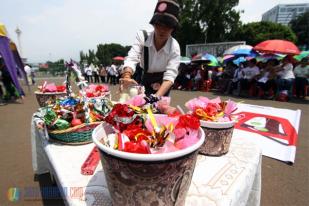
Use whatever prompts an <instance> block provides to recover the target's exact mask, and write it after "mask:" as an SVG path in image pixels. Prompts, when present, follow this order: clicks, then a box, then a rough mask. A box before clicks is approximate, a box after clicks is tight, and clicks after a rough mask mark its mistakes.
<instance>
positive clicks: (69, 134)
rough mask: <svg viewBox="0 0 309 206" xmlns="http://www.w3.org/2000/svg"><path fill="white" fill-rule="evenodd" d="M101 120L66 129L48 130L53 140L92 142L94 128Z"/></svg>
mask: <svg viewBox="0 0 309 206" xmlns="http://www.w3.org/2000/svg"><path fill="white" fill-rule="evenodd" d="M100 123H101V122H93V123H84V124H81V125H77V126H75V127H71V128H68V129H65V130H48V136H49V138H50V139H51V140H56V142H59V143H62V144H71V145H79V144H88V143H91V142H92V139H91V134H92V130H93V129H94V128H95V127H96V126H97V125H99V124H100Z"/></svg>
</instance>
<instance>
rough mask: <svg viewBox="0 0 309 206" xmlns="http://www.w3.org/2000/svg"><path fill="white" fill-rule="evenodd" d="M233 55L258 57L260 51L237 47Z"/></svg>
mask: <svg viewBox="0 0 309 206" xmlns="http://www.w3.org/2000/svg"><path fill="white" fill-rule="evenodd" d="M232 55H235V56H250V57H256V56H257V55H258V53H257V52H256V51H254V50H252V49H237V50H235V51H234V52H233V53H232Z"/></svg>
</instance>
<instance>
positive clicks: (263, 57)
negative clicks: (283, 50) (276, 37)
mask: <svg viewBox="0 0 309 206" xmlns="http://www.w3.org/2000/svg"><path fill="white" fill-rule="evenodd" d="M285 56H286V55H285V54H263V55H261V56H258V57H256V60H257V61H258V62H267V61H268V60H271V59H277V60H282V59H283V58H284V57H285Z"/></svg>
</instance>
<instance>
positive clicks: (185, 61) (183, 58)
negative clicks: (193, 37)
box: [180, 57, 191, 64]
mask: <svg viewBox="0 0 309 206" xmlns="http://www.w3.org/2000/svg"><path fill="white" fill-rule="evenodd" d="M190 62H191V59H190V58H189V57H180V63H184V64H189V63H190Z"/></svg>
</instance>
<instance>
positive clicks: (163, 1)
mask: <svg viewBox="0 0 309 206" xmlns="http://www.w3.org/2000/svg"><path fill="white" fill-rule="evenodd" d="M178 14H179V4H178V3H177V2H176V1H175V0H159V1H158V3H157V6H156V9H155V11H154V14H153V17H152V19H151V20H150V24H152V25H154V24H158V23H162V24H165V25H166V26H169V27H171V28H174V29H175V28H177V27H178V26H179V20H178Z"/></svg>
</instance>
